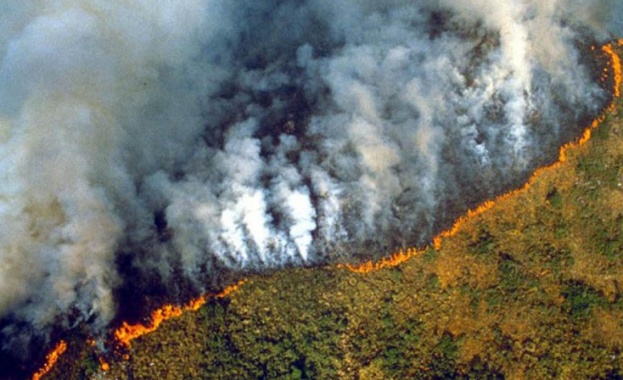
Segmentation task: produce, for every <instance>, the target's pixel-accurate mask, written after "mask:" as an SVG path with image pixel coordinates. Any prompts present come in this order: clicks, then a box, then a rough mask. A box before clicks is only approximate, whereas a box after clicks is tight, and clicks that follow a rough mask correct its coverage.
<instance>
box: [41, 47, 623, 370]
mask: <svg viewBox="0 0 623 380" xmlns="http://www.w3.org/2000/svg"><path fill="white" fill-rule="evenodd" d="M617 44H618V47H617V46H616V45H617ZM621 46H623V40H619V41H617V43H616V44H610V45H605V46H603V47H602V48H601V49H602V51H603V52H604V53H605V54H607V55H608V57H609V59H610V66H609V68H608V70H605V71H604V72H605V74H604V75H606V76H605V77H604V79H608V80H611V81H612V82H613V85H614V87H613V100H612V102H611V104H609V105H608V106H607V107H606V109H605V110H604V112H603V113H602V114H601V115H600V116H599V117H598V118H597V119H596V120H595V121H594V122H593V123H592V124H591V125H590V126H589V127H588V128H587V129H586V130H585V131H584V133H583V134H582V136H581V137H580V138H579V139H578V140H577V141H576V142H573V143H570V144H567V145H565V146H563V147H562V148H561V149H560V155H559V160H558V161H557V162H556V163H554V164H552V165H550V166H547V167H544V168H541V169H539V170H537V171H536V172H535V174H534V175H533V176H532V177H531V178H530V180H529V181H528V182H527V183H526V184H525V185H524V186H523V187H522V188H520V189H518V190H515V191H512V192H510V193H507V194H505V195H502V196H499V197H496V198H495V199H493V200H490V201H487V202H484V203H483V204H482V205H481V206H479V207H477V208H476V209H474V210H472V211H469V212H468V213H467V214H466V216H465V217H462V218H459V219H458V220H457V221H456V222H455V223H454V225H453V226H452V227H451V228H450V229H448V230H446V231H444V232H442V233H440V234H439V235H438V236H437V237H435V239H434V241H433V244H432V246H431V247H428V248H426V249H407V250H403V251H400V252H398V253H397V254H395V255H392V256H390V257H389V258H387V259H383V260H381V261H378V262H372V261H370V262H366V263H364V264H360V265H351V264H344V265H341V266H337V267H327V268H318V269H291V270H285V271H280V272H278V273H275V274H273V275H271V276H251V277H250V278H249V279H248V285H247V286H245V287H244V289H243V290H242V291H241V292H238V293H231V292H232V291H234V290H237V289H238V287H239V286H240V285H242V283H239V284H237V285H234V286H232V287H229V288H227V289H225V290H224V291H223V292H222V293H220V294H218V295H217V296H216V297H208V298H205V297H200V298H198V299H196V300H194V301H191V302H190V303H188V304H187V305H186V306H183V307H178V306H171V305H165V306H163V307H162V308H160V309H158V310H156V311H154V312H153V313H152V315H151V317H150V318H148V322H147V323H145V324H135V325H130V324H127V323H124V324H122V325H121V327H120V328H118V329H116V330H115V331H114V334H113V335H114V336H115V338H116V339H115V341H116V342H117V343H118V344H120V345H121V346H123V347H124V348H125V349H126V350H127V352H128V353H130V354H131V355H132V360H131V362H123V361H122V362H121V363H120V364H118V363H114V364H113V365H112V366H111V367H110V368H108V369H109V370H110V376H111V377H113V376H114V377H123V376H124V375H123V373H125V374H126V375H127V374H129V373H131V374H132V375H131V376H132V377H136V378H141V377H145V378H148V377H161V378H171V379H173V378H179V377H182V376H190V377H205V376H209V377H211V378H223V379H229V378H249V379H253V378H261V377H268V378H277V377H279V376H282V377H283V376H289V377H291V378H353V377H359V378H363V379H365V378H370V379H378V378H395V377H417V378H448V377H455V378H457V377H458V378H482V377H488V378H504V377H514V378H522V377H524V378H557V377H561V376H562V377H564V376H566V375H568V374H573V375H574V376H579V377H595V378H604V379H605V378H616V377H617V376H623V358H621V356H620V354H619V353H620V352H621V351H623V335H622V334H621V331H623V326H622V325H621V321H622V320H623V303H622V294H621V291H620V286H621V284H620V283H619V279H620V278H623V235H621V230H622V227H623V225H621V223H622V221H623V208H621V207H622V206H621V205H623V196H622V195H621V194H622V193H623V171H622V170H623V169H621V168H623V150H622V148H621V146H622V142H623V141H622V139H623V123H622V122H621V119H620V118H621V117H622V115H621V101H620V99H619V97H620V86H621V80H622V74H621V60H620V55H619V52H620V50H621ZM344 268H347V269H348V270H347V271H346V270H344ZM353 272H354V273H353ZM361 273H367V274H368V275H367V276H360V275H359V274H361ZM228 295H230V297H228V298H224V297H226V296H228ZM210 299H211V301H210ZM206 301H207V304H206ZM189 310H195V311H198V313H197V314H185V313H184V311H189ZM172 317H179V318H177V319H175V320H171V321H170V322H169V323H168V324H167V327H166V330H167V331H166V332H163V331H162V330H157V328H158V327H159V326H160V325H161V323H162V322H163V321H164V320H167V319H170V318H172ZM148 332H153V334H150V335H147V336H145V337H144V338H143V339H140V340H138V341H137V343H138V344H137V345H136V346H133V347H131V346H130V342H131V341H132V340H134V339H137V338H138V337H140V336H143V335H144V334H146V333H148ZM59 347H62V349H59ZM66 347H67V346H66V345H65V343H64V342H61V344H59V345H58V346H57V347H56V349H55V350H54V351H52V352H51V353H50V354H49V355H48V364H46V365H45V366H44V367H42V369H41V370H40V371H39V372H37V374H36V375H35V378H38V377H36V376H39V377H40V376H41V375H42V374H44V373H45V372H47V371H49V370H50V368H51V367H52V366H53V364H54V362H55V361H56V360H58V357H59V355H60V354H61V353H62V352H63V351H65V349H66ZM166 347H170V348H166ZM577 352H582V355H581V356H578V355H577ZM186 355H187V356H186ZM126 359H129V356H127V357H126ZM103 363H106V362H103ZM181 363H183V364H181ZM106 365H108V364H107V363H106ZM81 371H82V372H81ZM54 373H56V374H57V375H54ZM80 373H82V374H84V370H83V368H81V367H80V363H76V362H73V363H72V361H71V360H70V359H68V360H67V361H66V362H65V363H63V367H62V368H60V367H59V368H57V369H56V370H55V372H53V373H52V374H51V376H50V378H56V377H54V376H57V377H58V378H63V379H67V378H74V377H76V376H81V375H80ZM61 374H62V375H61ZM127 376H128V377H130V375H127ZM76 378H77V377H76Z"/></svg>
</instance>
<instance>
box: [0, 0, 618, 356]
mask: <svg viewBox="0 0 623 380" xmlns="http://www.w3.org/2000/svg"><path fill="white" fill-rule="evenodd" d="M617 7H618V8H617ZM620 8H621V6H620V3H619V2H616V1H614V0H613V1H580V0H558V1H549V2H542V1H538V0H524V1H514V0H504V1H499V0H498V1H493V0H491V1H488V0H443V1H437V0H435V1H433V0H430V1H419V2H414V1H411V0H392V1H367V0H358V1H334V0H331V1H329V0H317V1H285V0H283V1H278V0H272V1H270V0H258V1H249V2H239V1H231V0H178V1H147V0H51V1H45V2H41V1H35V0H23V1H19V2H4V3H3V4H1V5H0V30H1V31H2V33H0V318H4V320H5V321H7V322H5V323H4V324H3V326H4V328H3V338H2V339H3V340H2V341H3V342H4V346H5V349H6V348H7V347H8V348H11V347H10V346H12V345H16V344H17V343H16V342H18V341H20V339H19V338H18V337H19V336H20V334H23V333H24V330H23V329H21V330H20V329H18V328H17V327H16V326H17V324H24V323H26V324H27V325H28V326H30V327H31V328H34V329H35V330H37V331H43V332H45V331H46V329H47V328H49V326H51V325H53V324H57V323H61V324H65V325H69V324H73V323H76V322H80V321H84V320H89V321H90V323H92V324H93V326H94V327H95V328H96V329H97V328H101V327H103V326H105V325H106V323H107V322H108V321H110V320H111V318H112V317H113V316H114V314H115V310H116V307H117V306H116V300H115V299H114V297H113V290H114V289H117V288H119V287H123V286H125V284H127V283H129V282H132V281H133V279H131V278H127V277H126V276H125V271H124V270H122V269H120V265H119V262H120V257H123V258H124V259H123V260H125V261H124V262H129V264H128V265H129V266H130V267H131V268H132V273H136V272H138V273H139V274H140V276H142V278H152V277H153V278H159V279H161V280H162V281H171V276H172V273H174V272H175V271H177V272H175V273H178V274H177V275H176V276H182V277H183V278H184V279H185V280H187V281H191V282H195V285H196V286H197V287H199V288H200V287H201V286H203V285H202V284H205V283H206V279H208V282H209V279H210V278H216V277H217V272H218V271H219V270H221V269H229V270H247V269H252V270H262V269H265V268H276V267H282V266H284V265H307V264H314V263H322V262H328V261H336V260H346V259H349V258H353V257H355V256H360V255H370V254H373V253H377V254H378V253H383V252H385V250H386V249H387V248H388V247H396V246H402V245H412V244H423V243H426V242H427V241H428V240H429V239H430V238H431V237H432V235H433V234H434V232H436V231H439V229H440V228H442V227H444V226H446V225H447V224H448V223H450V222H451V221H452V219H453V218H454V217H456V216H458V215H460V213H462V212H463V211H464V210H465V209H466V208H467V207H469V206H473V205H474V204H476V203H478V202H479V201H481V200H483V199H485V198H488V197H490V196H492V195H493V194H495V193H496V192H499V191H502V190H503V189H507V188H508V187H509V186H516V185H517V184H518V183H520V182H521V181H522V180H523V179H525V178H526V176H527V175H528V174H529V172H530V171H531V170H533V169H534V168H535V167H536V166H537V165H541V164H543V163H544V162H546V161H547V160H551V159H553V158H554V157H555V155H556V151H557V147H558V146H559V145H560V144H561V143H563V142H564V141H568V140H569V139H571V138H573V135H574V133H577V131H578V129H577V128H576V129H573V128H570V126H571V125H576V126H578V124H579V120H580V118H581V117H582V116H584V115H586V114H587V113H588V114H590V113H593V114H594V113H595V112H597V111H598V109H599V107H600V105H601V104H603V102H604V99H605V96H606V95H605V94H604V93H603V91H602V90H601V89H600V87H599V86H598V85H596V84H595V83H593V80H592V79H591V75H590V72H589V70H588V68H587V66H586V65H585V63H586V62H588V61H586V62H583V61H582V60H581V57H582V55H584V53H582V52H580V51H579V50H578V49H580V48H581V46H583V44H586V43H590V42H592V41H594V40H600V39H605V38H608V37H609V36H611V33H613V32H616V30H615V29H609V28H619V29H621V25H620V24H619V25H616V24H615V23H611V22H610V20H609V19H608V17H613V16H614V17H613V19H619V18H620V17H616V16H617V15H619V16H620V15H621V9H620ZM619 31H620V30H619ZM374 251H376V252H374ZM123 260H121V261H123ZM175 280H176V278H173V281H175Z"/></svg>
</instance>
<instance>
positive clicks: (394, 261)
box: [338, 39, 623, 273]
mask: <svg viewBox="0 0 623 380" xmlns="http://www.w3.org/2000/svg"><path fill="white" fill-rule="evenodd" d="M617 44H618V45H619V46H623V39H619V40H617ZM593 50H594V48H593ZM601 51H602V52H604V53H605V54H607V55H608V56H609V58H610V65H611V67H610V68H607V67H606V68H604V73H605V77H603V79H606V78H608V76H610V71H612V79H613V81H614V84H613V92H612V95H613V97H612V101H611V102H610V104H609V105H608V106H607V107H606V108H605V109H604V110H603V111H602V113H601V115H600V116H599V117H597V118H596V119H595V120H593V122H592V123H591V125H590V126H589V127H587V128H586V129H585V130H584V132H583V133H582V136H581V137H580V138H579V139H578V140H577V141H576V142H570V143H567V144H565V145H563V146H562V147H561V148H560V153H559V156H558V161H556V162H554V163H553V164H551V165H549V166H544V167H542V168H539V169H537V170H535V172H534V173H533V174H532V176H530V179H528V181H527V182H526V183H525V184H524V185H523V186H522V187H520V188H519V189H516V190H512V191H510V192H508V193H506V194H502V195H500V196H497V197H495V198H494V199H492V200H488V201H485V202H483V203H482V204H481V205H479V206H478V207H476V208H475V209H472V210H468V211H467V213H466V214H465V215H463V216H461V217H459V218H458V219H457V220H456V221H455V222H454V224H453V225H452V227H450V228H449V229H447V230H445V231H442V232H441V233H439V234H438V235H437V236H435V237H434V238H433V245H432V246H433V248H434V249H435V250H439V249H441V246H442V242H443V240H444V239H446V238H449V237H452V236H454V235H456V233H457V232H459V231H460V230H461V228H462V227H463V225H464V224H465V222H466V221H467V220H468V219H470V218H473V217H475V216H478V215H480V214H482V213H484V212H485V211H487V210H489V209H491V208H492V207H493V206H495V205H496V204H498V203H500V202H501V201H503V200H505V199H508V198H511V197H514V196H517V195H518V194H521V193H523V192H525V191H527V190H528V189H529V188H530V187H532V185H533V184H534V183H535V181H536V180H537V178H539V177H540V176H541V174H542V173H543V172H544V171H546V170H554V169H556V168H558V167H560V166H561V165H562V163H563V162H565V161H566V160H567V152H568V151H569V150H570V149H575V148H577V147H579V146H582V145H584V144H586V142H588V141H589V140H590V138H591V134H592V130H593V129H595V128H597V127H598V126H599V125H600V124H601V123H602V122H603V121H604V120H605V119H606V117H607V115H608V114H609V113H610V112H612V111H613V110H614V108H615V100H616V98H619V97H620V96H621V88H620V87H621V83H622V82H623V69H622V66H621V57H620V56H619V55H618V54H617V53H616V52H615V51H614V48H613V46H612V44H606V45H604V46H602V47H601ZM424 251H425V249H422V250H418V249H417V248H407V249H406V250H400V251H399V252H398V253H395V254H393V255H391V256H390V257H389V258H384V259H382V260H381V261H379V262H372V261H368V262H365V263H363V264H359V265H349V264H345V265H338V267H339V268H341V267H346V268H347V269H348V270H350V271H352V272H355V273H369V272H373V271H377V270H380V269H384V268H390V267H395V266H398V265H400V264H402V263H404V262H405V261H407V260H409V259H410V258H412V257H415V256H418V255H420V254H421V253H423V252H424Z"/></svg>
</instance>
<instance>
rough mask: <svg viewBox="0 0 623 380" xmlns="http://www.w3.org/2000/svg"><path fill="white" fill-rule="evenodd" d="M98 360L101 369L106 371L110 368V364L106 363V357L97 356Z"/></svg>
mask: <svg viewBox="0 0 623 380" xmlns="http://www.w3.org/2000/svg"><path fill="white" fill-rule="evenodd" d="M98 361H99V362H100V368H101V369H102V371H104V372H107V371H108V370H110V364H108V362H107V361H106V359H104V358H103V357H101V356H100V357H99V358H98Z"/></svg>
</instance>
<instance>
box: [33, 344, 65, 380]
mask: <svg viewBox="0 0 623 380" xmlns="http://www.w3.org/2000/svg"><path fill="white" fill-rule="evenodd" d="M66 350H67V343H65V341H64V340H61V341H60V342H58V344H57V345H56V346H55V347H54V348H53V349H52V351H50V353H49V354H47V355H46V357H45V364H44V365H43V366H42V367H41V368H39V370H38V371H37V372H35V374H34V375H32V380H39V379H41V378H42V377H43V376H44V375H45V374H47V373H48V372H50V370H51V369H52V367H54V364H56V361H57V360H58V358H60V357H61V355H63V354H64V353H65V351H66Z"/></svg>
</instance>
